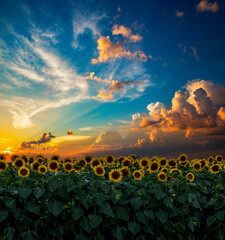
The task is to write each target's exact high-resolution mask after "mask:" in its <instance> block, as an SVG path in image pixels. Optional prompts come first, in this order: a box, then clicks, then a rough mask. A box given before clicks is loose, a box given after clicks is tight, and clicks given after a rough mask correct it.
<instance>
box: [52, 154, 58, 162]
mask: <svg viewBox="0 0 225 240" xmlns="http://www.w3.org/2000/svg"><path fill="white" fill-rule="evenodd" d="M50 160H51V161H52V160H54V161H58V162H59V160H60V156H59V155H56V154H54V155H53V156H51V159H50Z"/></svg>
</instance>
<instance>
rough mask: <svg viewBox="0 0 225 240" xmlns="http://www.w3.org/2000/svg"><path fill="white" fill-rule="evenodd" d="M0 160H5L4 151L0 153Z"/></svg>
mask: <svg viewBox="0 0 225 240" xmlns="http://www.w3.org/2000/svg"><path fill="white" fill-rule="evenodd" d="M1 160H4V161H5V160H6V157H5V154H4V153H0V161H1Z"/></svg>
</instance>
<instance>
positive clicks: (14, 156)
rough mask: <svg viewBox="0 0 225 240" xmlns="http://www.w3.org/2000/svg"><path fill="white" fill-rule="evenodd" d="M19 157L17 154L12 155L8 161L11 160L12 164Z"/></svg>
mask: <svg viewBox="0 0 225 240" xmlns="http://www.w3.org/2000/svg"><path fill="white" fill-rule="evenodd" d="M19 157H20V156H19V155H18V154H12V155H11V157H10V159H11V162H14V161H15V160H16V159H17V158H19Z"/></svg>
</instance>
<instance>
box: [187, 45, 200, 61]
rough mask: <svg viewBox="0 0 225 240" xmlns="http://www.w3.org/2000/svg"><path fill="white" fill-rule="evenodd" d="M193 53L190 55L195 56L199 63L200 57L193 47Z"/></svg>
mask: <svg viewBox="0 0 225 240" xmlns="http://www.w3.org/2000/svg"><path fill="white" fill-rule="evenodd" d="M191 49H192V52H190V53H189V55H191V56H194V57H195V59H196V61H197V62H199V56H198V53H197V49H196V48H195V47H193V46H191Z"/></svg>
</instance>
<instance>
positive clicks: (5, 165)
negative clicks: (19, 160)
mask: <svg viewBox="0 0 225 240" xmlns="http://www.w3.org/2000/svg"><path fill="white" fill-rule="evenodd" d="M7 168H8V163H7V162H6V161H4V160H0V172H3V171H5V170H6V169H7Z"/></svg>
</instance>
